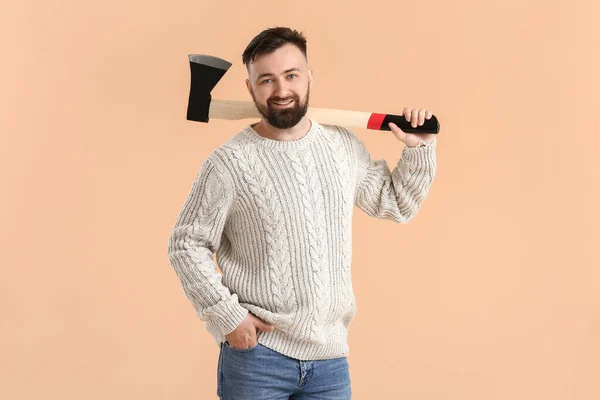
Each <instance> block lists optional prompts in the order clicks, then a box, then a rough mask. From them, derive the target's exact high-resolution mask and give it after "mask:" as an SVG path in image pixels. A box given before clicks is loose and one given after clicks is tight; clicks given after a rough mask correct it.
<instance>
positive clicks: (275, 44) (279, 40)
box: [242, 27, 306, 68]
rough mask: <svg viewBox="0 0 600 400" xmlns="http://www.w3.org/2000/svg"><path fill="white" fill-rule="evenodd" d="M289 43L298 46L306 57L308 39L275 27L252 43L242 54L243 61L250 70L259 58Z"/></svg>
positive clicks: (267, 30)
mask: <svg viewBox="0 0 600 400" xmlns="http://www.w3.org/2000/svg"><path fill="white" fill-rule="evenodd" d="M288 43H291V44H293V45H295V46H297V47H298V48H299V49H300V51H302V54H304V57H306V38H305V37H304V35H303V34H302V32H298V31H296V30H292V29H290V28H285V27H275V28H269V29H265V30H264V31H262V32H261V33H259V34H258V35H256V36H255V37H254V39H252V40H251V41H250V44H248V47H246V50H244V53H243V54H242V61H243V63H244V64H245V65H246V68H248V67H249V64H250V63H251V62H254V60H255V59H256V57H257V56H259V55H261V54H267V53H272V52H274V51H275V50H277V49H278V48H280V47H281V46H283V45H285V44H288Z"/></svg>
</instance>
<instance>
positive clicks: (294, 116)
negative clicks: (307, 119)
mask: <svg viewBox="0 0 600 400" xmlns="http://www.w3.org/2000/svg"><path fill="white" fill-rule="evenodd" d="M309 95H310V87H309V88H307V89H306V100H305V101H304V104H300V98H299V97H298V96H297V95H293V96H292V97H288V98H287V99H282V98H279V97H271V98H269V99H267V105H266V106H263V105H262V104H258V102H257V101H256V98H255V97H254V93H252V100H254V105H255V106H256V108H257V110H258V112H259V113H260V115H262V116H263V118H265V119H266V120H267V121H268V122H269V124H270V125H271V126H273V127H274V128H277V129H289V128H291V127H293V126H296V125H297V124H298V123H299V122H300V121H301V120H302V118H303V117H304V116H305V115H306V112H307V111H308V98H309ZM286 100H293V101H294V103H293V105H292V106H291V107H286V108H275V107H272V106H271V103H272V102H274V101H278V102H279V101H286Z"/></svg>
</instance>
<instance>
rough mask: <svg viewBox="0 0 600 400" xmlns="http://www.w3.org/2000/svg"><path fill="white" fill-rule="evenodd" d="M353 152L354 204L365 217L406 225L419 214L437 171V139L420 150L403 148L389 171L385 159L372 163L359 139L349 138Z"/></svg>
mask: <svg viewBox="0 0 600 400" xmlns="http://www.w3.org/2000/svg"><path fill="white" fill-rule="evenodd" d="M351 137H352V138H353V144H354V149H355V156H356V163H357V167H358V173H357V190H356V198H355V204H356V205H357V206H358V207H359V208H360V209H361V210H363V211H364V212H365V213H366V214H368V215H370V216H373V217H376V218H383V219H390V220H392V221H395V222H398V223H407V222H408V221H410V220H411V219H412V218H413V217H414V216H415V215H416V214H417V212H418V210H419V208H420V207H421V204H422V202H423V200H424V199H425V197H426V196H427V194H428V192H429V189H430V187H431V184H432V182H433V178H434V177H435V172H436V145H437V140H436V139H433V140H432V141H431V142H429V143H427V144H425V146H423V147H408V146H407V147H405V148H404V150H403V152H402V157H401V158H400V160H398V162H397V163H396V166H395V167H394V169H393V170H392V171H390V169H389V167H388V165H387V163H386V162H385V160H383V159H380V160H372V159H371V156H370V154H369V152H368V151H367V148H366V147H365V144H364V143H363V141H362V140H360V139H359V138H358V137H356V136H355V135H354V134H352V135H351Z"/></svg>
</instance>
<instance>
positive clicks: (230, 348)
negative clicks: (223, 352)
mask: <svg viewBox="0 0 600 400" xmlns="http://www.w3.org/2000/svg"><path fill="white" fill-rule="evenodd" d="M260 345H261V344H260V343H258V342H256V344H255V345H254V346H252V347H250V348H247V349H239V348H237V347H231V346H230V345H229V342H228V341H227V340H226V341H225V346H226V347H227V348H228V349H229V350H231V351H233V352H235V353H247V352H250V351H253V350H256V348H257V347H258V346H260Z"/></svg>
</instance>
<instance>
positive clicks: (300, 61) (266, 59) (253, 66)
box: [249, 46, 306, 74]
mask: <svg viewBox="0 0 600 400" xmlns="http://www.w3.org/2000/svg"><path fill="white" fill-rule="evenodd" d="M249 66H250V71H251V72H252V73H254V74H264V73H273V74H281V73H283V72H284V71H287V70H290V69H294V68H296V69H299V70H303V69H304V67H305V66H306V59H305V58H304V55H303V54H302V52H301V51H300V49H298V48H297V47H296V46H289V47H288V46H284V47H282V48H279V49H277V50H275V51H274V52H272V53H268V54H261V55H260V56H258V57H256V59H255V60H254V62H251V63H250V65H249Z"/></svg>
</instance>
